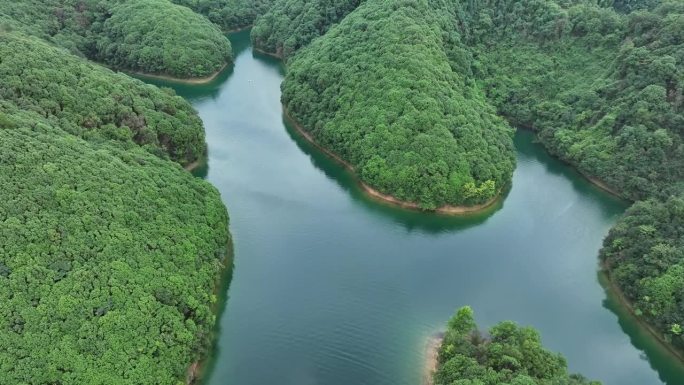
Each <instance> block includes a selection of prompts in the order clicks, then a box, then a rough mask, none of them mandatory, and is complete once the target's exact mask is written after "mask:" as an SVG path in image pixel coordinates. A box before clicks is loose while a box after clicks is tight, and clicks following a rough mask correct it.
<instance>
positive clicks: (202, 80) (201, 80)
mask: <svg viewBox="0 0 684 385" xmlns="http://www.w3.org/2000/svg"><path fill="white" fill-rule="evenodd" d="M230 64H231V63H226V64H224V65H223V67H221V68H220V69H219V70H218V71H216V72H214V73H213V74H211V75H209V76H206V77H203V78H190V79H183V78H176V77H173V76H169V75H160V74H150V73H147V72H138V71H127V70H125V69H122V70H120V72H123V73H126V74H129V75H135V76H138V77H141V78H148V79H157V80H164V81H167V82H172V83H180V84H195V85H199V84H207V83H211V82H212V81H213V80H214V79H216V77H217V76H219V75H220V74H221V72H223V71H224V70H225V69H226V68H227V67H228V65H230Z"/></svg>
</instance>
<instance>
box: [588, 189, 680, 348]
mask: <svg viewBox="0 0 684 385" xmlns="http://www.w3.org/2000/svg"><path fill="white" fill-rule="evenodd" d="M601 259H602V261H603V263H604V265H605V267H606V269H607V270H608V271H609V272H610V278H611V280H612V281H613V282H614V283H615V284H616V285H618V286H619V287H620V288H621V291H622V292H623V294H624V295H625V297H626V298H627V299H628V300H629V301H630V302H631V303H632V304H633V307H634V312H635V313H636V314H637V315H638V316H640V317H643V318H644V319H646V320H647V321H648V322H649V323H650V324H652V325H653V326H654V328H655V330H656V331H657V333H658V334H660V335H661V337H662V338H663V339H664V340H665V341H668V342H670V343H672V344H673V345H674V346H676V347H678V348H679V349H684V329H683V328H684V199H683V198H682V197H671V198H669V199H668V200H666V201H664V202H661V201H657V200H648V201H644V202H639V203H637V204H635V205H634V206H633V207H632V208H630V209H629V210H628V211H627V214H626V215H625V216H624V218H622V219H621V220H620V222H619V223H618V224H617V225H616V226H615V227H614V228H613V229H612V230H611V231H610V234H609V235H608V237H607V238H606V240H605V245H604V248H603V250H601Z"/></svg>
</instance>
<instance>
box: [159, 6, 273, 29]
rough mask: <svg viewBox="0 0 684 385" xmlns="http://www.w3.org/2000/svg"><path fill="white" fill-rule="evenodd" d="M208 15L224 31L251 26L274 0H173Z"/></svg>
mask: <svg viewBox="0 0 684 385" xmlns="http://www.w3.org/2000/svg"><path fill="white" fill-rule="evenodd" d="M172 1H173V2H174V3H176V4H180V5H184V6H186V7H188V8H191V9H192V10H194V11H195V12H197V13H200V14H202V15H204V16H206V17H207V18H208V19H209V20H211V21H212V22H213V23H214V24H216V25H218V26H220V27H221V29H223V30H224V31H226V32H227V31H233V30H236V29H242V28H246V27H249V26H251V25H252V24H253V23H254V21H255V20H256V19H257V17H258V16H260V15H263V14H264V13H266V11H267V10H268V9H269V8H270V6H271V4H272V3H273V1H274V0H172Z"/></svg>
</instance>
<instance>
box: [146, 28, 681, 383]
mask: <svg viewBox="0 0 684 385" xmlns="http://www.w3.org/2000/svg"><path fill="white" fill-rule="evenodd" d="M231 38H232V40H233V43H234V49H235V53H236V63H235V68H234V69H231V70H229V71H227V72H226V73H224V74H223V75H222V76H221V77H220V78H219V79H217V80H216V81H215V82H214V83H212V84H210V85H206V86H174V88H176V90H177V91H178V92H179V94H181V95H182V96H184V97H186V98H188V99H189V100H190V101H191V102H192V103H193V104H194V106H195V108H197V110H198V111H199V113H200V115H201V117H202V119H203V120H204V124H205V126H206V129H207V142H208V143H209V159H208V166H206V167H205V168H203V169H201V170H199V171H198V173H199V174H200V175H201V176H203V177H205V178H206V179H207V180H208V181H210V182H211V183H213V184H214V185H215V186H216V187H217V188H218V189H219V190H220V191H221V193H222V196H223V199H224V201H225V202H226V204H227V205H228V208H229V210H230V214H231V231H232V233H233V235H234V238H235V255H236V258H235V269H234V272H233V279H232V284H231V286H230V290H229V292H228V293H227V299H226V301H227V303H226V306H225V311H224V312H223V313H222V316H221V318H220V321H219V337H218V341H217V347H216V351H215V352H214V359H213V362H212V363H210V365H209V369H208V373H207V375H206V381H205V383H206V385H274V384H278V385H309V384H311V385H313V384H320V385H364V384H367V385H420V382H421V375H422V369H423V355H424V350H425V341H426V338H427V337H428V336H430V335H431V334H432V333H434V332H435V331H437V330H439V329H441V328H442V327H443V325H445V323H446V321H447V320H448V319H449V317H450V316H451V315H452V313H453V312H454V310H455V309H456V308H458V307H460V306H463V305H471V306H472V307H473V308H474V310H475V312H476V315H477V318H478V321H479V323H480V325H481V326H483V327H489V326H491V325H493V324H495V323H496V322H498V321H501V320H505V319H511V320H514V321H517V322H519V323H521V324H524V325H531V326H534V327H536V328H537V329H539V330H540V332H541V334H542V337H543V341H544V343H545V345H546V346H547V347H548V348H550V349H552V350H555V351H559V352H561V353H563V354H564V355H565V356H566V357H567V359H568V362H569V366H570V369H571V370H572V371H577V372H582V373H584V374H585V375H586V376H588V377H590V378H594V379H598V380H601V381H603V382H604V384H607V385H649V384H661V383H666V384H669V385H681V384H684V369H683V368H682V366H681V365H680V364H679V363H678V362H677V361H676V360H675V359H673V358H672V357H670V356H669V355H668V354H666V353H665V352H664V351H663V349H662V348H660V347H659V346H658V345H657V344H656V343H654V342H653V341H652V339H651V338H649V336H648V335H647V334H646V333H645V332H643V331H642V330H641V329H639V327H638V326H637V324H636V323H635V322H634V320H633V319H631V318H630V317H629V315H628V314H627V313H626V312H625V311H623V310H622V309H621V308H620V307H619V306H618V305H617V304H616V302H615V301H614V300H613V299H611V298H610V297H609V296H608V294H607V293H606V292H605V290H604V289H603V288H602V286H601V284H600V283H599V278H598V274H597V270H598V262H597V254H598V250H599V248H600V246H601V241H602V239H603V237H604V236H605V234H606V233H607V231H608V229H609V228H610V227H611V226H612V224H613V223H614V222H615V221H616V219H617V218H618V216H619V215H620V214H621V213H622V212H623V211H624V210H625V208H626V207H627V205H626V204H625V203H624V202H621V201H619V200H617V199H615V198H612V197H611V196H609V195H607V194H605V193H603V192H601V191H600V190H598V189H597V188H595V187H593V186H592V185H590V184H589V183H587V182H586V181H584V180H583V179H582V178H581V177H579V176H578V175H577V174H576V173H575V172H574V171H573V170H572V169H570V168H569V167H566V166H565V165H563V164H561V163H560V162H558V161H556V160H554V159H552V158H550V157H549V156H548V155H547V154H546V153H545V152H544V149H543V148H542V147H541V146H540V145H538V144H535V143H534V137H533V136H532V135H531V134H530V133H528V132H518V133H517V134H516V137H515V144H516V148H517V157H518V168H517V171H516V172H515V175H514V178H513V186H512V188H511V191H510V193H509V194H508V196H507V197H506V199H505V200H504V201H503V203H502V204H501V205H499V207H497V208H496V209H495V210H493V212H490V213H487V214H482V215H476V216H471V217H467V218H449V217H440V216H436V215H431V214H423V213H415V212H407V211H403V210H399V209H395V208H392V207H387V206H385V205H383V204H381V203H376V202H374V201H372V200H370V199H368V198H366V197H364V196H363V195H362V194H361V192H360V191H359V189H358V188H357V187H356V185H355V184H354V182H353V179H352V178H351V177H350V175H349V174H348V173H347V172H346V171H345V170H343V169H342V167H340V166H339V165H337V164H336V163H334V162H333V161H331V160H330V159H328V158H327V157H326V156H325V155H322V154H321V153H320V152H319V151H317V150H315V149H314V148H312V146H311V145H309V144H308V143H306V142H304V141H303V140H301V139H300V138H299V137H298V136H297V135H296V134H295V133H294V132H293V130H292V129H291V128H290V127H288V125H287V124H286V123H284V121H283V114H282V109H281V105H280V83H281V81H282V78H283V68H282V67H281V65H280V64H279V63H278V62H277V61H275V60H273V59H270V58H266V57H263V56H259V55H255V54H253V52H252V50H251V48H250V47H249V36H248V32H245V33H239V34H235V35H233V36H231ZM157 84H160V83H158V82H157Z"/></svg>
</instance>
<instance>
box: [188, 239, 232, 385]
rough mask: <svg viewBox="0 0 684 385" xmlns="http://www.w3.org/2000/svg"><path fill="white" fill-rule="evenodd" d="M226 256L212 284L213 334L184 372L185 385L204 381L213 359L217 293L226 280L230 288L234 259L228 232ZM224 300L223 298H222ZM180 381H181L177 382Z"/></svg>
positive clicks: (217, 309)
mask: <svg viewBox="0 0 684 385" xmlns="http://www.w3.org/2000/svg"><path fill="white" fill-rule="evenodd" d="M225 251H226V254H225V256H224V257H223V259H222V260H221V264H222V266H221V269H220V270H219V272H218V275H217V277H216V280H215V282H214V290H213V294H214V295H215V296H216V297H217V298H218V299H219V300H217V301H216V302H215V303H213V304H212V305H211V312H212V313H213V314H214V315H215V316H216V320H215V322H214V325H213V326H212V328H211V332H212V333H213V334H214V335H213V336H212V338H211V342H210V343H209V345H208V346H207V348H208V349H207V352H206V353H205V354H204V355H202V356H201V357H199V358H198V359H197V360H195V361H193V362H192V363H191V364H190V365H188V368H187V369H186V371H185V381H184V383H185V385H196V384H200V383H201V381H202V380H203V379H204V369H205V367H206V364H207V363H210V362H211V360H212V359H213V358H214V355H213V354H211V352H210V351H211V350H212V349H213V348H214V346H215V345H216V341H217V340H218V339H217V338H216V334H217V332H218V327H219V323H220V313H221V312H222V305H225V304H222V303H221V301H220V299H221V293H220V292H219V291H220V290H222V289H223V288H224V287H227V286H225V284H226V279H227V280H228V281H227V283H228V286H230V281H231V277H230V275H228V273H229V271H230V270H231V269H232V268H233V258H234V252H235V250H234V244H233V236H232V234H230V230H229V232H228V242H227V243H226V249H225ZM223 299H224V300H225V298H223ZM179 381H182V380H179Z"/></svg>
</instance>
